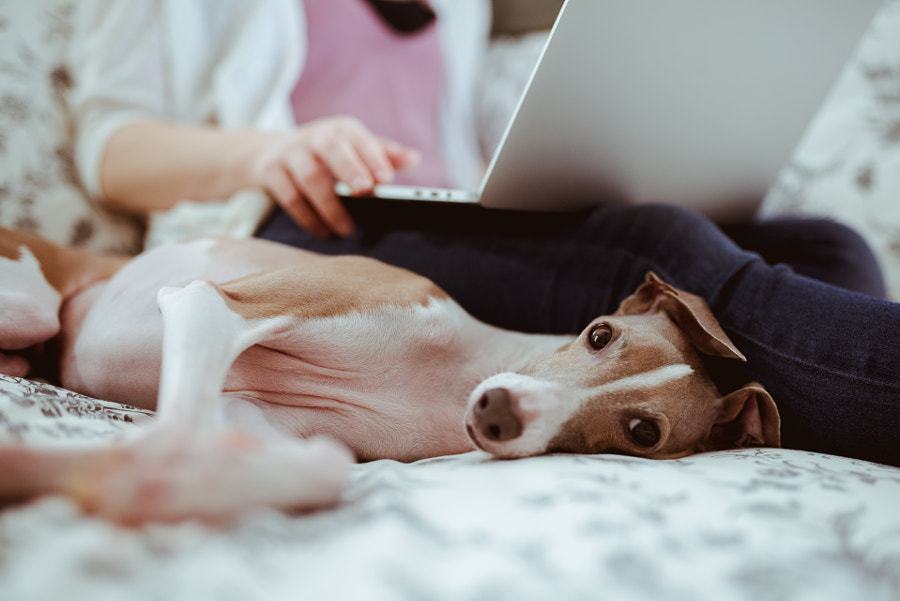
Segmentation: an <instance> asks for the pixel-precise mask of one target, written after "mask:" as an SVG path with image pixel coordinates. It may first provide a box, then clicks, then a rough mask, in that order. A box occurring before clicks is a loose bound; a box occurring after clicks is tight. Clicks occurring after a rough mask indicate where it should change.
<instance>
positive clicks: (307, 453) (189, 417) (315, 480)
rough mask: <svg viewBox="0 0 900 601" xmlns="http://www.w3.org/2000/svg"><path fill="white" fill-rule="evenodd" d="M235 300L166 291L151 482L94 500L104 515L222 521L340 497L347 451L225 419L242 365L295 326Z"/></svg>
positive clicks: (147, 447) (145, 460) (197, 287)
mask: <svg viewBox="0 0 900 601" xmlns="http://www.w3.org/2000/svg"><path fill="white" fill-rule="evenodd" d="M225 299H226V297H225V295H224V294H223V292H222V290H221V289H220V288H219V287H218V286H217V285H216V284H213V283H211V282H206V281H196V282H193V283H191V284H189V285H188V286H186V287H184V288H164V289H162V290H160V292H159V295H158V297H157V302H158V305H159V308H160V311H161V313H162V318H163V349H162V372H161V377H160V388H159V398H158V403H157V411H158V414H159V415H158V421H157V423H156V424H155V425H154V426H153V427H152V428H151V429H150V430H149V431H148V432H146V433H145V434H144V435H143V436H142V437H141V438H140V440H139V441H136V443H134V444H133V450H136V451H138V454H139V456H135V457H133V460H134V462H135V464H134V465H132V466H129V469H133V468H137V473H138V474H139V475H138V476H137V479H138V480H140V479H141V478H144V479H145V480H146V481H145V482H140V481H139V482H137V483H136V484H135V485H129V487H128V490H125V491H113V494H112V495H111V497H110V498H102V497H101V498H97V497H96V496H95V498H94V499H92V501H91V503H90V504H91V505H93V506H94V507H96V508H99V509H100V511H101V512H102V513H108V514H110V515H112V516H114V517H116V516H118V515H120V514H123V513H124V515H125V516H126V517H127V518H129V519H138V520H142V519H147V518H148V517H149V518H151V519H152V518H161V519H178V518H181V517H184V516H198V517H211V518H213V519H215V518H218V517H229V516H230V515H232V514H234V513H235V512H239V511H242V510H244V509H247V508H249V507H254V506H260V505H264V506H277V507H301V508H311V507H316V506H321V505H326V504H330V503H333V502H334V501H336V500H337V498H338V496H339V494H340V490H341V488H342V485H343V482H344V479H345V477H346V474H347V472H348V469H349V465H350V463H351V456H350V454H349V452H348V451H346V450H345V449H344V448H343V447H340V446H339V445H337V443H334V442H331V441H327V440H313V441H306V440H298V439H291V438H288V437H286V436H284V435H280V436H278V435H276V434H275V432H274V429H272V430H271V431H265V430H260V429H259V428H252V427H251V428H246V427H241V429H234V428H232V427H231V426H232V425H233V420H232V423H230V424H226V423H225V422H224V421H223V416H222V408H223V407H222V388H223V386H224V383H225V378H226V376H227V374H228V371H229V369H230V368H231V365H232V364H233V363H234V361H235V359H237V357H238V355H240V354H241V353H242V352H243V351H245V350H246V349H248V348H249V347H251V346H253V345H254V344H257V343H260V342H264V341H266V340H269V339H271V338H273V337H276V336H277V335H278V334H279V333H280V332H281V331H283V330H285V329H287V328H289V327H290V325H291V318H290V317H287V316H283V315H269V316H262V317H247V316H245V315H243V314H242V312H243V313H247V311H242V309H245V307H242V306H241V304H240V303H236V302H234V301H232V302H231V304H229V303H228V302H226V300H225ZM260 418H262V416H260ZM262 419H264V418H262ZM133 473H134V472H133ZM126 480H127V479H126ZM148 483H149V486H148ZM123 492H124V493H125V494H122V493H123ZM148 492H149V493H150V494H146V493H148ZM132 495H134V496H135V497H137V498H129V497H131V496H132ZM123 501H125V502H124V503H123ZM136 508H138V511H137V512H136V511H135V509H136Z"/></svg>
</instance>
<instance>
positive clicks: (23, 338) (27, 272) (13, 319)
mask: <svg viewBox="0 0 900 601" xmlns="http://www.w3.org/2000/svg"><path fill="white" fill-rule="evenodd" d="M19 253H20V255H19V259H18V260H16V261H13V260H11V259H7V258H4V257H0V323H2V324H3V332H2V339H0V342H2V345H3V346H2V348H7V349H18V348H25V347H28V346H31V345H32V344H36V343H37V342H41V341H43V340H47V339H48V338H51V337H52V336H53V335H55V334H56V332H57V331H58V330H59V305H60V301H61V297H60V294H59V292H57V291H56V290H55V289H54V288H53V287H52V286H51V285H50V284H49V282H47V278H45V277H44V273H43V272H42V271H41V266H40V263H38V260H37V259H36V258H35V256H34V255H33V254H32V253H31V251H30V250H28V247H26V246H22V247H21V248H20V249H19Z"/></svg>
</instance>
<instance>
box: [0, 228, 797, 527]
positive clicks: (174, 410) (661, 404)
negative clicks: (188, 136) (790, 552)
mask: <svg viewBox="0 0 900 601" xmlns="http://www.w3.org/2000/svg"><path fill="white" fill-rule="evenodd" d="M0 236H2V238H0V282H2V283H0V371H3V372H5V373H9V374H12V375H18V376H25V375H27V374H28V373H29V369H30V367H31V366H30V365H29V359H28V357H33V356H34V355H35V350H38V351H40V350H41V349H44V352H45V353H50V354H51V355H52V357H51V359H52V363H53V365H54V366H55V367H56V369H57V374H56V376H57V377H58V381H59V383H60V384H61V385H62V386H64V387H66V388H68V389H71V390H74V391H77V392H81V393H84V394H87V395H90V396H93V397H97V398H101V399H106V400H110V401H116V402H120V403H126V404H130V405H135V406H138V407H143V408H148V409H154V410H156V412H157V418H156V419H155V420H154V423H153V425H152V426H151V427H149V428H147V429H144V430H142V431H140V432H139V433H137V434H135V435H132V436H129V437H126V438H124V439H123V440H120V441H118V442H117V443H115V444H113V445H111V446H103V447H91V448H82V449H70V450H64V451H62V450H38V449H29V448H23V447H21V446H16V445H12V444H9V443H7V444H6V445H4V446H3V447H2V449H0V465H2V467H0V476H2V477H0V497H3V498H7V499H11V498H28V497H33V496H37V495H42V494H49V493H62V494H67V495H69V496H70V497H72V498H73V499H75V500H76V501H77V502H78V503H79V504H80V505H81V506H82V507H83V508H85V509H86V510H87V511H89V512H93V513H96V514H99V515H102V516H106V517H109V518H111V519H114V520H119V521H122V522H143V521H147V520H162V521H172V520H180V519H184V518H187V517H196V518H201V519H207V520H210V521H216V520H221V519H229V518H230V517H233V516H235V515H237V514H238V513H240V512H241V511H243V510H245V509H247V508H250V507H255V506H261V505H262V506H272V507H278V508H301V509H314V508H319V507H325V506H328V505H330V504H333V503H335V502H336V501H337V500H338V499H339V496H340V494H341V489H342V487H343V485H344V483H345V480H346V478H347V474H348V472H349V470H350V467H351V465H352V463H353V461H354V459H356V460H360V461H368V460H374V459H382V458H387V459H394V460H399V461H404V462H409V461H415V460H418V459H422V458H426V457H434V456H440V455H448V454H456V453H463V452H468V451H472V450H475V449H481V450H483V451H486V452H488V453H490V454H492V455H494V456H496V457H498V458H518V457H526V456H530V455H538V454H542V453H552V452H563V453H624V454H629V455H636V456H639V457H646V458H654V459H666V458H677V457H683V456H686V455H689V454H692V453H697V452H702V451H711V450H718V449H731V448H739V447H747V446H754V445H764V446H779V445H780V434H779V432H780V418H779V415H778V410H777V408H776V406H775V403H774V402H773V400H772V398H771V396H770V395H769V394H768V393H767V392H766V391H765V390H764V389H763V387H762V386H760V385H759V384H756V383H751V384H748V385H746V386H744V387H743V388H740V389H738V390H736V391H734V392H731V393H729V394H725V395H722V394H720V393H719V391H718V390H717V388H716V386H715V384H714V383H713V381H712V380H711V378H710V376H709V374H708V373H707V371H706V369H705V368H704V362H703V360H702V359H701V355H709V356H715V357H725V358H730V359H734V360H736V361H745V360H746V359H745V357H744V356H743V355H742V354H741V352H740V351H739V350H738V349H737V348H736V347H735V345H734V344H733V343H732V342H731V341H730V340H729V339H728V337H727V336H726V335H725V333H724V332H723V331H722V329H721V327H720V326H719V324H718V323H717V322H716V320H715V318H714V317H713V315H712V313H711V311H710V309H709V307H708V306H707V305H706V303H705V302H704V301H703V299H701V298H700V297H698V296H695V295H693V294H690V293H688V292H685V291H682V290H677V289H676V288H674V287H672V286H670V285H668V284H667V283H665V282H663V281H662V280H661V279H660V278H659V277H657V276H656V275H655V274H653V273H648V274H647V276H646V281H645V282H644V283H643V284H642V285H641V286H640V287H639V288H638V289H637V290H636V291H635V292H634V294H632V295H631V296H629V297H628V298H626V299H625V300H624V301H623V302H622V303H621V305H620V306H619V308H618V310H617V311H616V312H615V313H613V314H612V315H608V316H601V317H598V318H596V319H594V320H593V321H591V323H590V324H588V325H587V327H586V328H585V329H584V331H582V332H581V333H580V334H578V335H537V334H525V333H520V332H513V331H508V330H503V329H500V328H496V327H493V326H490V325H488V324H486V323H483V322H481V321H479V320H477V319H475V318H474V317H472V316H471V315H469V314H468V313H467V312H466V311H465V310H463V308H462V307H461V306H460V305H458V304H457V303H456V302H455V301H454V300H453V299H451V298H450V297H449V296H448V295H447V294H446V293H445V292H444V291H443V290H441V289H440V288H439V287H438V286H436V285H435V284H434V283H433V282H431V281H430V280H428V279H426V278H424V277H421V276H419V275H416V274H414V273H411V272H409V271H406V270H404V269H400V268H397V267H393V266H389V265H387V264H384V263H381V262H378V261H376V260H373V259H369V258H364V257H357V256H323V255H318V254H314V253H310V252H307V251H303V250H299V249H296V248H292V247H288V246H284V245H281V244H277V243H272V242H267V241H263V240H258V239H240V240H235V239H198V240H192V241H188V242H183V243H175V244H170V245H166V246H163V247H158V248H156V249H153V250H149V251H147V252H145V253H143V254H141V255H138V256H137V257H135V258H133V259H132V258H127V257H115V256H103V255H97V254H91V253H87V252H84V251H81V250H76V249H71V248H65V247H60V246H57V245H54V244H52V243H49V242H47V241H45V240H43V239H40V238H38V237H35V236H32V235H29V234H25V233H21V232H14V231H8V230H4V231H2V232H0Z"/></svg>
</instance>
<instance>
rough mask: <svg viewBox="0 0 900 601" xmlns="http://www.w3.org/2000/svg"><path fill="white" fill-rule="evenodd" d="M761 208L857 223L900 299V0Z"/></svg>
mask: <svg viewBox="0 0 900 601" xmlns="http://www.w3.org/2000/svg"><path fill="white" fill-rule="evenodd" d="M762 213H763V214H764V215H777V214H786V213H789V214H815V215H824V216H830V217H832V218H834V219H836V220H838V221H841V222H843V223H846V224H848V225H850V226H852V227H854V228H856V229H857V231H859V232H860V233H861V234H862V235H863V236H864V237H865V238H866V239H867V240H868V242H869V244H870V245H872V247H873V248H874V250H875V252H876V254H877V255H878V257H879V259H880V261H881V264H882V268H883V269H884V271H885V276H886V279H887V284H888V289H889V293H890V296H891V298H893V299H894V300H900V0H888V1H887V2H886V4H885V5H884V8H883V9H882V11H881V13H880V14H879V15H878V17H877V18H876V20H875V22H874V23H873V25H872V26H871V27H870V29H869V31H868V32H867V33H866V35H865V36H864V38H863V40H862V42H861V44H860V46H859V48H858V49H857V52H856V54H855V56H854V57H853V58H852V59H851V61H850V62H849V64H848V65H847V67H846V68H845V70H844V72H843V74H842V75H841V77H840V78H839V80H838V82H837V84H836V86H835V88H834V89H833V90H832V93H831V95H830V96H829V98H828V99H827V100H826V101H825V104H824V105H823V106H822V108H821V110H820V112H819V113H818V115H817V116H816V118H815V119H814V120H813V122H812V124H811V125H810V127H809V129H808V131H807V133H806V134H805V136H804V138H803V140H802V141H801V142H800V144H799V146H798V148H797V149H796V151H795V154H794V156H793V158H792V160H791V162H790V164H789V165H788V166H787V167H786V168H785V169H784V171H783V173H782V174H781V176H780V178H779V181H778V182H777V183H776V185H775V186H774V187H773V188H772V190H771V191H770V193H769V195H768V197H767V198H766V200H765V202H764V203H763V207H762Z"/></svg>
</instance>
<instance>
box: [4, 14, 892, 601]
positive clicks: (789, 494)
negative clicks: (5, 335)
mask: <svg viewBox="0 0 900 601" xmlns="http://www.w3.org/2000/svg"><path fill="white" fill-rule="evenodd" d="M507 4H508V3H507ZM75 5H76V3H75V2H74V1H72V0H68V1H67V0H42V2H36V3H30V4H29V3H19V4H18V5H17V6H16V7H15V9H16V10H15V11H12V12H14V13H15V15H14V18H13V17H11V16H10V11H11V10H12V9H11V5H10V4H9V3H2V4H0V169H2V171H0V175H2V178H3V180H2V183H0V222H2V223H4V224H12V225H16V226H18V227H22V228H27V229H36V230H38V231H44V232H45V233H47V234H49V235H51V237H54V238H56V239H60V240H63V241H71V242H76V243H79V244H82V245H84V246H87V247H93V248H101V247H102V248H107V249H109V248H115V249H128V248H133V247H134V246H135V244H138V243H139V242H136V240H138V238H137V236H139V231H137V230H136V229H135V228H134V224H132V223H130V222H128V221H127V220H123V219H122V218H121V217H119V216H115V215H108V214H105V213H103V212H102V211H100V210H98V209H97V208H96V207H93V206H92V205H91V204H90V202H89V201H88V200H86V199H85V198H84V194H83V191H82V190H81V189H80V187H79V185H78V182H77V181H75V180H74V178H73V176H72V170H71V164H70V162H67V161H70V157H71V153H70V140H68V139H67V137H66V131H67V130H66V123H67V116H66V113H65V102H64V100H65V92H66V89H67V86H68V83H67V81H66V76H65V69H64V68H62V66H61V63H60V62H59V57H60V56H61V53H62V52H63V47H64V41H65V35H66V31H67V23H68V20H69V19H70V18H71V15H72V11H73V10H75ZM23 20H25V22H24V23H23ZM545 35H546V32H527V33H522V32H516V35H515V36H508V35H507V36H503V37H498V38H496V39H495V42H494V44H493V45H492V49H491V51H490V54H489V55H488V61H487V64H486V66H485V84H484V87H483V90H482V100H481V104H480V109H481V119H482V129H483V140H482V142H483V144H484V146H485V148H486V149H490V148H491V147H492V145H493V144H494V143H496V137H497V136H498V135H499V131H498V130H499V126H498V125H497V124H498V123H502V121H503V120H504V119H505V115H506V114H508V111H509V110H510V107H511V103H513V102H514V101H515V96H516V95H517V93H518V90H519V89H520V86H521V85H522V80H523V78H524V77H527V73H528V71H529V70H530V65H531V64H533V60H534V58H535V57H536V55H537V53H538V52H539V51H540V45H541V43H542V39H543V37H542V36H545ZM35 128H37V129H35ZM35 132H38V133H37V135H36V134H35ZM57 205H59V206H60V207H65V211H68V213H65V214H61V213H60V211H61V210H62V209H58V208H56V207H57ZM48 212H49V213H51V214H56V215H58V216H59V220H58V221H59V223H58V224H43V223H39V222H38V221H37V220H36V217H35V216H36V215H38V214H47V213H48ZM763 213H764V214H783V213H803V214H825V215H830V216H832V217H834V218H836V219H839V220H843V221H845V222H847V223H850V224H851V225H853V226H855V227H856V228H857V229H858V230H859V231H861V232H862V233H863V235H864V236H866V238H867V239H868V240H869V241H870V243H871V244H872V245H873V247H874V248H875V249H876V252H877V253H878V256H879V258H880V260H881V261H882V265H883V266H884V269H885V272H886V275H887V278H888V282H889V286H890V292H891V295H892V297H893V298H894V299H900V0H890V1H889V2H887V3H886V4H885V7H884V9H883V11H882V12H881V14H880V15H879V17H878V19H877V20H876V21H875V23H874V24H873V26H872V28H871V29H870V31H869V33H868V34H867V35H866V37H865V39H864V41H863V43H862V44H861V46H860V48H859V50H858V51H857V53H856V55H855V56H854V57H853V58H852V59H851V60H850V62H849V63H848V67H847V69H846V70H845V72H844V73H843V75H842V76H841V79H840V81H839V82H838V85H837V86H836V88H835V90H834V93H833V94H832V95H831V96H830V97H829V98H828V99H827V100H826V102H825V104H824V105H823V108H822V110H821V112H820V113H819V115H818V116H817V117H816V119H815V120H814V121H813V123H812V125H811V127H810V129H809V131H808V133H807V135H806V136H805V137H804V140H803V141H802V142H801V144H800V146H799V147H798V149H797V152H796V153H795V155H794V157H793V158H792V160H791V162H790V164H788V165H787V166H786V167H785V170H784V173H783V174H782V176H781V178H780V179H779V181H778V183H777V184H776V185H775V186H774V187H773V189H772V191H771V193H770V194H769V196H768V197H767V198H766V200H765V201H764V203H763ZM60 224H62V225H60ZM54 228H55V229H54ZM110 232H112V233H110ZM152 419H153V414H152V413H151V412H148V411H145V410H140V409H135V408H132V407H127V406H124V405H118V404H114V403H109V402H105V401H101V400H97V399H90V398H86V397H82V396H80V395H78V394H76V393H73V392H71V391H67V390H64V389H61V388H57V387H54V386H51V385H49V384H45V383H41V382H35V381H30V380H23V379H18V378H13V377H10V376H0V440H3V441H6V442H9V441H13V442H16V443H19V444H26V445H34V446H53V447H58V446H61V445H62V446H65V445H90V444H105V443H108V442H110V441H112V440H115V438H116V437H117V436H121V435H123V434H125V433H127V432H129V431H132V430H134V429H136V428H140V427H141V426H142V425H143V424H146V423H148V422H149V421H150V420H152ZM898 454H900V440H898ZM0 598H2V599H4V600H5V601H6V600H9V601H20V600H21V601H27V600H44V599H91V600H103V599H125V598H127V599H130V600H144V599H146V600H156V599H191V600H192V601H194V600H196V601H201V600H205V599H210V600H212V599H215V600H228V599H235V600H237V599H240V600H242V601H243V600H253V599H266V600H280V599H285V600H287V599H318V598H327V599H344V598H367V599H398V600H403V599H411V600H418V599H429V600H430V599H472V600H479V599H484V600H492V601H493V600H499V599H515V600H522V599H549V598H553V599H594V598H604V599H647V598H657V599H666V600H680V599H690V600H701V601H702V600H706V599H710V600H712V599H717V600H718V599H729V600H742V599H747V600H750V599H752V600H754V601H767V600H771V601H780V600H795V599H796V600H804V599H809V600H815V601H823V600H841V601H843V600H846V599H867V600H875V601H879V600H884V601H896V600H898V599H900V469H897V468H893V467H889V466H883V465H877V464H874V463H869V462H865V461H857V460H852V459H847V458H842V457H836V456H829V455H822V454H816V453H809V452H805V451H797V450H781V449H753V450H743V451H729V452H718V453H707V454H701V455H696V456H693V457H688V458H685V459H680V460H674V461H649V460H642V459H637V458H631V457H623V456H609V455H606V456H603V455H598V456H566V455H551V456H543V457H535V458H530V459H524V460H515V461H498V460H493V459H491V458H490V457H488V456H487V455H486V454H483V453H481V452H472V453H467V454H463V455H458V456H450V457H438V458H434V459H428V460H424V461H419V462H416V463H412V464H402V463H398V462H394V461H375V462H371V463H366V464H360V465H357V466H355V467H354V469H353V472H352V475H351V479H350V484H349V487H348V488H347V490H346V492H345V493H344V495H343V497H342V500H341V502H340V504H339V505H338V506H337V507H335V508H333V509H330V510H326V511H320V512H315V513H309V514H289V513H282V512H277V511H271V510H260V511H256V512H252V513H250V514H247V515H245V516H243V517H242V518H241V519H239V520H238V521H237V522H236V523H234V524H232V525H230V526H228V527H224V528H211V527H207V526H204V525H202V524H199V523H195V522H187V523H182V524H177V525H162V524H154V525H149V526H146V527H144V528H124V527H118V526H115V525H112V524H110V523H107V522H104V521H102V520H97V519H94V518H91V517H86V516H84V515H82V514H81V513H79V511H78V510H77V508H76V507H75V506H74V505H73V504H72V503H71V502H70V501H68V500H66V499H64V498H55V497H54V498H45V499H41V500H38V501H34V502H30V503H26V504H21V505H15V506H8V507H5V508H4V509H3V510H2V511H0Z"/></svg>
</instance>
